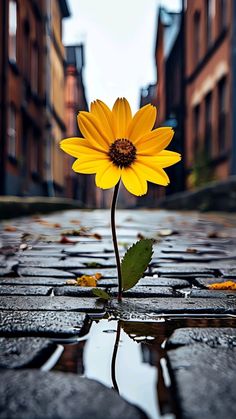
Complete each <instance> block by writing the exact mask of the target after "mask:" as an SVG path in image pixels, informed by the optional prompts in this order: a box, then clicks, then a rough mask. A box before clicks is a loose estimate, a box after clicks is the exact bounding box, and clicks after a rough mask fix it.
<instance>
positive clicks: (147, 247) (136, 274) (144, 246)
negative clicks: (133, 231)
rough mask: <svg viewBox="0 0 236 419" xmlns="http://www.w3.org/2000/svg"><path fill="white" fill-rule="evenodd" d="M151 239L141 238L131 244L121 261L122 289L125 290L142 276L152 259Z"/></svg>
mask: <svg viewBox="0 0 236 419" xmlns="http://www.w3.org/2000/svg"><path fill="white" fill-rule="evenodd" d="M152 254H153V240H151V239H142V240H139V241H138V242H137V243H135V244H133V246H132V247H130V248H129V249H128V250H127V252H126V253H125V256H124V258H123V260H122V262H121V276H122V289H123V291H127V290H129V289H130V288H132V287H133V286H134V285H135V284H137V282H138V281H139V280H140V278H142V276H143V273H144V271H145V270H146V269H147V267H148V264H149V263H150V261H151V259H152Z"/></svg>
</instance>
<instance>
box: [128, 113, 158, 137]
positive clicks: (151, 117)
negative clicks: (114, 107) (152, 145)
mask: <svg viewBox="0 0 236 419" xmlns="http://www.w3.org/2000/svg"><path fill="white" fill-rule="evenodd" d="M155 121H156V108H155V107H154V106H152V105H146V106H143V107H142V108H141V109H139V111H138V112H136V114H135V115H134V117H133V119H132V121H131V122H130V125H129V127H128V139H129V140H132V141H133V143H134V144H135V143H136V141H137V140H138V139H139V138H140V137H142V136H143V135H145V134H146V133H148V132H150V131H151V129H152V128H153V125H154V123H155Z"/></svg>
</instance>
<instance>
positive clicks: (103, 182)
mask: <svg viewBox="0 0 236 419" xmlns="http://www.w3.org/2000/svg"><path fill="white" fill-rule="evenodd" d="M120 175H121V169H120V168H119V167H117V166H115V165H114V164H113V163H111V162H106V163H104V164H103V165H102V167H101V168H100V169H99V170H98V171H97V174H96V178H95V182H96V185H97V186H98V187H99V188H102V189H110V188H113V186H115V185H116V184H117V183H118V182H119V180H120Z"/></svg>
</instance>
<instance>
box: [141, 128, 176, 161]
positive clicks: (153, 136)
mask: <svg viewBox="0 0 236 419" xmlns="http://www.w3.org/2000/svg"><path fill="white" fill-rule="evenodd" d="M173 135H174V131H173V130H172V128H168V127H161V128H157V129H155V130H153V131H151V132H149V133H148V134H146V135H144V136H143V137H141V138H140V139H139V140H138V141H137V142H136V143H135V147H137V154H143V155H148V156H153V155H155V154H157V153H159V152H160V151H162V150H164V148H166V147H167V146H168V145H169V144H170V142H171V140H172V138H173Z"/></svg>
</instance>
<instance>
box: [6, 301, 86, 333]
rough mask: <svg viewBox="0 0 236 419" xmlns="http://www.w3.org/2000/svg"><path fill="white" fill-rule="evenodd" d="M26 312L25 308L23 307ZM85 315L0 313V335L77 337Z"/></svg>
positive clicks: (43, 312) (42, 312) (65, 313)
mask: <svg viewBox="0 0 236 419" xmlns="http://www.w3.org/2000/svg"><path fill="white" fill-rule="evenodd" d="M25 310H26V307H25ZM85 316H86V315H85V314H84V313H78V312H66V311H64V312H63V311H59V312H57V311H4V310H1V311H0V335H1V336H9V335H10V336H12V335H17V336H19V335H31V336H35V335H36V336H39V335H40V336H51V337H70V336H74V335H79V334H80V332H81V329H82V327H83V324H84V321H85Z"/></svg>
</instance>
